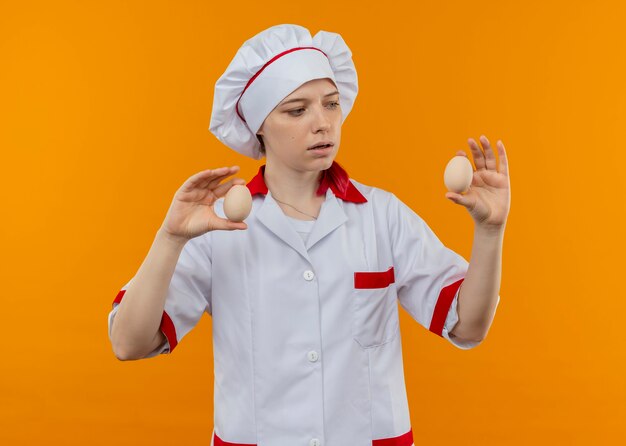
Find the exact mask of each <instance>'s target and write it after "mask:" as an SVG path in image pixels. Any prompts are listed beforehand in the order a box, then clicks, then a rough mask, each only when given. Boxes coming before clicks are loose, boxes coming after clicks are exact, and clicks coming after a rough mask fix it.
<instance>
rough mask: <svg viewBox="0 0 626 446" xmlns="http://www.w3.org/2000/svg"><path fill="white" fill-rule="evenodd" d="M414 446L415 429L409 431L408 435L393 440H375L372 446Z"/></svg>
mask: <svg viewBox="0 0 626 446" xmlns="http://www.w3.org/2000/svg"><path fill="white" fill-rule="evenodd" d="M412 444H413V429H411V430H409V431H408V432H407V433H406V434H403V435H400V436H399V437H393V438H382V439H380V440H373V441H372V446H411V445H412Z"/></svg>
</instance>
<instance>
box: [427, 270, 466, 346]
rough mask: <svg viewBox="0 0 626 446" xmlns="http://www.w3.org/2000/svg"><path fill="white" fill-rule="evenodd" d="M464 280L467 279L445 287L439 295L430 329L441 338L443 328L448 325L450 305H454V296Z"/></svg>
mask: <svg viewBox="0 0 626 446" xmlns="http://www.w3.org/2000/svg"><path fill="white" fill-rule="evenodd" d="M463 280H465V278H463V279H460V280H457V281H456V282H454V283H453V284H451V285H448V286H447V287H444V288H443V289H442V290H441V293H439V297H438V298H437V304H436V305H435V311H434V312H433V318H432V320H431V322H430V328H429V330H430V331H432V332H433V333H435V334H437V335H439V336H443V334H442V333H443V326H444V325H445V323H446V318H447V317H448V312H449V311H450V305H452V301H453V300H454V296H455V295H456V292H457V290H458V289H459V287H460V286H461V284H462V283H463Z"/></svg>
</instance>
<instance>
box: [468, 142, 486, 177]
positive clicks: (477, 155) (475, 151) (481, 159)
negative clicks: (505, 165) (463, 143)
mask: <svg viewBox="0 0 626 446" xmlns="http://www.w3.org/2000/svg"><path fill="white" fill-rule="evenodd" d="M467 143H468V144H469V146H470V150H471V151H472V156H473V157H474V164H475V165H476V170H482V169H485V155H484V154H483V151H482V150H481V148H480V147H479V146H478V143H477V142H476V141H474V138H469V139H468V140H467Z"/></svg>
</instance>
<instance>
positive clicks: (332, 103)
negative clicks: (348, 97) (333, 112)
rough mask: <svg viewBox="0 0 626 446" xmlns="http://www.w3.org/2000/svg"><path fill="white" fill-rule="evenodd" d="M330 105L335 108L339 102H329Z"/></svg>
mask: <svg viewBox="0 0 626 446" xmlns="http://www.w3.org/2000/svg"><path fill="white" fill-rule="evenodd" d="M330 105H331V106H332V108H337V107H339V102H331V103H330Z"/></svg>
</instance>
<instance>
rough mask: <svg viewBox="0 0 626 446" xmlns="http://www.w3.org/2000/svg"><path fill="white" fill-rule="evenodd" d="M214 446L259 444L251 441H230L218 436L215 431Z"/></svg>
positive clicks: (250, 445)
mask: <svg viewBox="0 0 626 446" xmlns="http://www.w3.org/2000/svg"><path fill="white" fill-rule="evenodd" d="M213 446H257V445H256V444H250V443H229V442H227V441H224V440H222V439H221V438H220V437H218V436H217V434H216V433H215V432H213Z"/></svg>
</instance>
